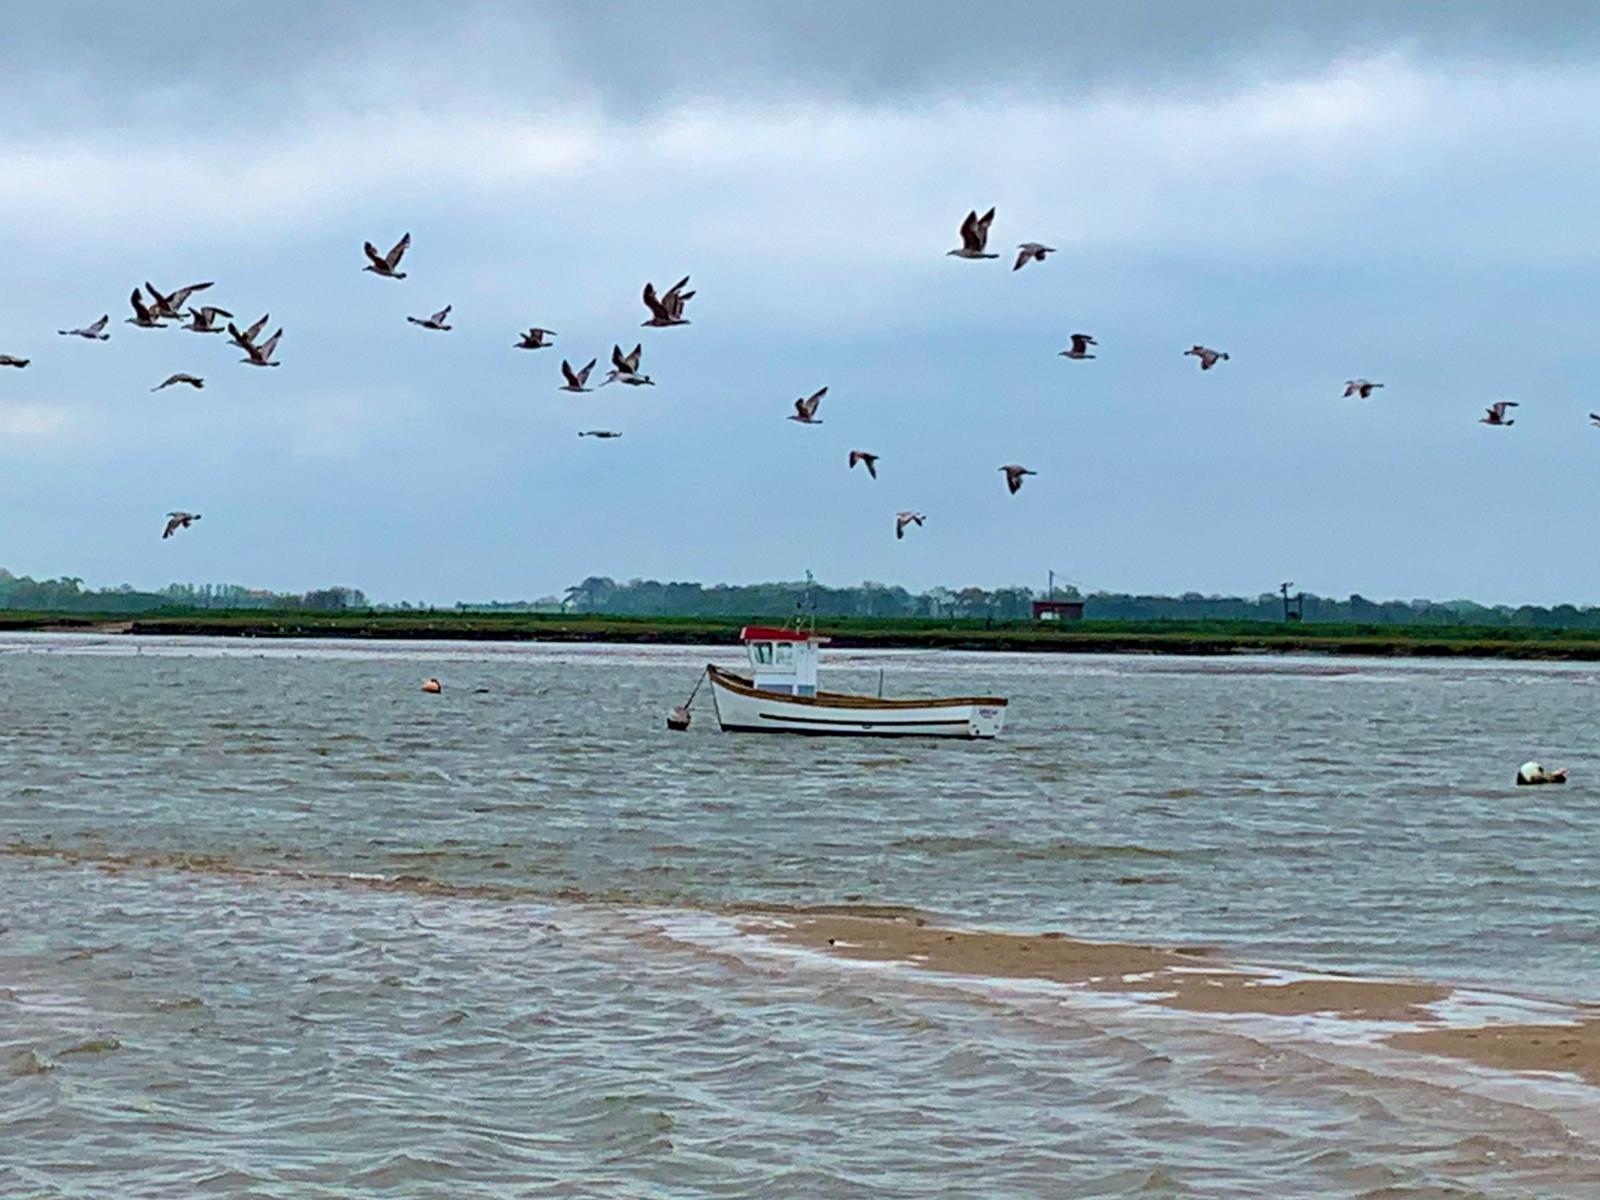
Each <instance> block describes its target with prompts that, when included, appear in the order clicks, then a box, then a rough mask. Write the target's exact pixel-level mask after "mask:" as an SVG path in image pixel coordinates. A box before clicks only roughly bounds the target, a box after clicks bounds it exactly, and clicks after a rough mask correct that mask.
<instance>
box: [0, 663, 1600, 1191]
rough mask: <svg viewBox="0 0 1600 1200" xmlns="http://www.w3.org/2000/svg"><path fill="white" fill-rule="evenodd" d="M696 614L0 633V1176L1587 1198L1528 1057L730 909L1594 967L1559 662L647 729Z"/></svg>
mask: <svg viewBox="0 0 1600 1200" xmlns="http://www.w3.org/2000/svg"><path fill="white" fill-rule="evenodd" d="M708 656H709V657H713V658H715V659H717V660H718V661H721V662H723V663H724V664H734V663H736V661H737V656H736V654H734V653H732V652H730V651H729V650H727V649H725V648H718V649H714V650H695V649H686V648H647V647H617V646H608V647H601V646H594V647H583V646H560V647H555V646H537V645H470V646H462V645H446V644H435V643H407V644H394V643H355V642H315V643H310V642H257V641H221V640H207V639H136V638H129V637H118V636H92V635H11V636H5V637H0V685H3V686H0V794H3V801H0V902H3V908H0V1195H4V1196H7V1197H10V1196H29V1197H33V1196H38V1197H57V1196H72V1197H102V1196H109V1195H116V1196H123V1197H126V1196H151V1197H155V1196H162V1197H166V1196H174V1195H224V1196H262V1197H333V1196H350V1195H375V1196H376V1195H381V1196H404V1197H411V1196H416V1197H434V1196H438V1197H445V1196H449V1197H479V1196H482V1197H510V1196H517V1197H521V1196H597V1195H604V1196H639V1197H646V1196H649V1197H655V1196H667V1195H672V1196H678V1195H684V1196H753V1195H762V1196H778V1195H806V1196H820V1197H834V1196H839V1197H844V1196H875V1197H876V1196H907V1197H910V1196H930V1195H951V1196H958V1195H959V1196H974V1195H981V1196H1062V1195H1072V1196H1084V1197H1087V1196H1106V1197H1112V1196H1139V1197H1163V1196H1218V1197H1221V1196H1227V1197H1256V1196H1260V1197H1281V1196H1290V1195H1293V1196H1368V1197H1373V1198H1377V1197H1419V1198H1420V1197H1436V1196H1437V1197H1446V1196H1450V1197H1454V1196H1470V1195H1484V1196H1494V1197H1505V1196H1526V1197H1552V1196H1575V1197H1582V1196H1600V1129H1597V1128H1596V1127H1595V1126H1596V1125H1600V1122H1594V1121H1592V1120H1591V1119H1590V1117H1589V1115H1588V1114H1593V1113H1594V1112H1595V1111H1596V1110H1597V1106H1596V1105H1595V1101H1596V1100H1600V1092H1596V1090H1595V1089H1592V1088H1589V1087H1586V1086H1584V1085H1581V1084H1578V1083H1576V1082H1573V1081H1570V1080H1565V1079H1563V1078H1560V1077H1552V1076H1546V1077H1529V1076H1520V1075H1509V1074H1503V1073H1496V1072H1490V1071H1484V1070H1478V1069H1475V1068H1469V1067H1466V1066H1463V1065H1459V1064H1450V1063H1447V1062H1444V1061H1443V1060H1439V1061H1434V1060H1431V1059H1428V1058H1426V1057H1425V1056H1422V1055H1406V1054H1402V1053H1400V1052H1398V1051H1393V1050H1388V1049H1386V1048H1384V1047H1382V1046H1381V1045H1380V1044H1378V1041H1377V1036H1376V1035H1377V1034H1380V1033H1381V1032H1383V1031H1382V1030H1378V1029H1362V1028H1359V1026H1360V1023H1359V1022H1344V1023H1339V1022H1335V1021H1332V1020H1331V1019H1330V1020H1320V1019H1301V1020H1298V1021H1284V1020H1278V1021H1276V1022H1273V1021H1268V1020H1264V1019H1259V1018H1258V1019H1255V1020H1249V1019H1240V1018H1232V1017H1226V1016H1219V1015H1202V1014H1182V1013H1176V1012H1173V1011H1171V1010H1165V1009H1159V1010H1158V1009H1155V1008H1153V1007H1150V1006H1141V1005H1140V1004H1138V1003H1137V1002H1133V1001H1126V1002H1118V1003H1110V1002H1098V1001H1094V1000H1092V999H1091V998H1088V997H1076V998H1074V997H1065V998H1064V997H1063V996H1062V995H1060V994H1057V993H1052V992H1050V991H1049V990H1048V989H1044V988H1038V987H1033V988H1030V987H1028V986H1026V985H1025V984H1023V983H1019V982H1017V981H1011V982H1009V983H1006V982H1003V981H988V980H977V979H961V980H957V979H950V978H945V977H934V976H929V975H927V974H921V975H919V974H917V973H915V972H910V971H907V970H903V969H900V968H897V967H895V966H874V965H870V964H863V963H859V962H849V963H846V962H840V961H837V960H833V959H830V958H827V957H824V956H820V955H808V954H805V953H799V952H795V951H794V950H793V949H792V948H790V949H782V948H779V947H775V946H768V945H765V944H763V943H761V942H760V941H759V939H752V938H750V937H748V936H743V935H741V934H740V933H739V932H738V929H739V922H738V916H737V914H738V912H739V911H741V910H744V909H749V908H755V909H773V908H783V907H787V906H810V905H859V906H895V907H902V906H903V907H906V908H912V909H915V910H918V911H919V912H921V913H922V914H924V915H925V916H927V917H928V918H929V919H930V920H933V921H936V922H940V923H946V924H951V925H960V926H965V927H981V928H993V929H1004V930H1021V931H1035V930H1046V929H1055V930H1064V931H1066V932H1067V933H1069V934H1071V935H1074V936H1080V937H1088V938H1095V939H1108V940H1117V941H1129V942H1140V943H1147V942H1154V943H1161V944H1173V943H1183V944H1203V945H1206V946H1212V947H1217V948H1218V949H1219V951H1220V952H1222V953H1223V954H1225V955H1226V956H1227V957H1228V958H1229V959H1231V960H1234V961H1239V962H1245V963H1254V964H1266V965H1272V966H1279V967H1295V968H1304V969H1313V970H1325V971H1345V972H1352V973H1356V974H1360V975H1372V976H1382V977H1400V978H1414V979H1422V980H1430V981H1444V982H1451V983H1458V984H1461V985H1464V986H1468V987H1470V988H1472V989H1474V990H1475V992H1479V993H1483V994H1485V995H1488V996H1491V997H1495V998H1497V999H1494V1000H1493V1001H1492V1002H1493V1003H1502V1004H1504V1005H1505V1006H1507V1007H1508V1010H1512V1011H1515V1010H1519V1006H1520V1007H1525V1008H1526V1009H1527V1011H1529V1012H1534V1013H1536V1012H1538V1011H1539V1005H1540V1003H1541V1002H1545V1001H1549V1002H1560V1003H1584V1002H1588V1001H1592V1000H1595V999H1600V997H1597V996H1596V995H1595V992H1596V986H1595V981H1596V980H1597V979H1600V936H1597V934H1600V882H1597V878H1600V877H1597V873H1596V870H1595V866H1596V847H1597V846H1600V804H1596V803H1595V798H1596V789H1595V784H1594V779H1595V778H1597V777H1600V776H1597V775H1596V772H1595V765H1594V764H1595V759H1594V756H1593V754H1592V752H1591V741H1592V729H1593V712H1594V699H1595V694H1596V693H1595V687H1596V681H1597V678H1600V676H1597V672H1596V671H1595V669H1594V668H1592V667H1589V666H1567V665H1544V664H1535V665H1527V664H1517V665H1507V664H1490V663H1450V664H1430V663H1415V664H1413V663H1397V662H1392V661H1383V662H1369V661H1347V660H1332V659H1317V660H1311V659H1285V658H1245V657H1241V658H1228V659H1220V660H1219V659H1205V660H1201V659H1177V658H1133V657H1128V658H1114V657H1047V656H1026V655H989V654H920V653H874V654H849V653H839V654H836V655H834V656H833V657H832V658H831V659H830V661H829V663H828V664H825V665H826V667H827V669H828V684H829V686H830V687H835V688H839V689H855V690H865V691H871V690H874V689H875V688H876V686H877V673H878V670H879V668H880V667H882V668H884V669H885V671H886V675H887V681H888V692H889V693H890V694H939V693H952V692H954V693H962V694H971V693H974V692H980V693H997V694H1002V695H1007V696H1009V697H1010V698H1011V708H1010V716H1009V718H1008V727H1007V730H1006V733H1005V735H1004V736H1003V737H1002V738H1001V739H1000V740H998V741H996V742H992V743H982V744H964V743H941V742H918V743H913V742H896V743H891V742H879V741H853V740H847V739H837V740H835V739H805V738H794V739H788V738H773V737H752V736H745V737H740V736H735V735H724V734H721V733H718V732H717V731H716V730H715V722H714V720H713V719H712V716H711V713H710V710H709V706H705V707H702V708H701V709H699V710H698V715H697V717H696V720H695V723H694V725H693V727H692V728H691V730H690V731H689V732H688V733H687V734H672V733H669V732H667V731H666V730H665V728H664V716H665V713H666V710H667V709H668V708H670V707H671V706H672V705H674V704H677V703H679V702H681V700H682V698H683V696H684V695H685V694H686V693H687V691H688V689H689V687H690V686H691V684H692V683H693V682H694V679H695V676H696V674H697V672H698V670H699V668H700V666H701V665H703V663H704V662H705V661H706V659H707V658H708ZM424 675H437V676H439V677H440V678H441V679H443V681H444V683H445V691H444V693H443V694H442V695H439V696H427V695H423V694H421V693H420V691H419V690H418V685H419V683H420V681H421V679H422V677H423V676H424ZM702 703H703V697H702ZM1527 758H1539V759H1540V760H1542V761H1544V762H1545V763H1546V764H1548V765H1565V766H1570V767H1572V768H1574V782H1573V783H1572V784H1570V785H1569V786H1568V787H1566V788H1564V789H1517V788H1514V787H1512V786H1510V785H1511V782H1512V776H1513V774H1514V772H1515V770H1516V767H1517V765H1518V764H1519V763H1521V762H1522V761H1523V760H1524V759H1527ZM1485 1003H1490V1001H1485ZM1335 1026H1338V1027H1337V1028H1336V1027H1335Z"/></svg>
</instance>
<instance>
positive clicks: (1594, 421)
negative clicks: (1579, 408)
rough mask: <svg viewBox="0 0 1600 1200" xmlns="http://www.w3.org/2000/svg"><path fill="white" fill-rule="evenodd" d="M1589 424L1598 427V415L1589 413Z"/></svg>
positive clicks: (1599, 416)
mask: <svg viewBox="0 0 1600 1200" xmlns="http://www.w3.org/2000/svg"><path fill="white" fill-rule="evenodd" d="M1589 424H1591V425H1597V426H1600V413H1590V414H1589Z"/></svg>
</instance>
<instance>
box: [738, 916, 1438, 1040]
mask: <svg viewBox="0 0 1600 1200" xmlns="http://www.w3.org/2000/svg"><path fill="white" fill-rule="evenodd" d="M744 927H745V928H746V929H747V930H748V931H750V932H754V933H761V934H764V935H766V936H768V937H772V938H774V939H776V940H778V941H782V942H787V943H789V944H791V945H797V946H804V947H806V948H808V949H812V950H820V951H823V952H825V953H829V954H834V955H837V956H839V957H841V958H852V959H860V960H865V961H869V962H903V963H907V964H909V965H911V966H914V967H918V968H921V969H923V970H927V971H940V972H945V973H948V974H953V975H971V976H977V977H981V978H990V979H1048V980H1051V981H1054V982H1056V983H1064V984H1073V985H1080V986H1083V987H1084V988H1086V989H1089V990H1093V991H1104V992H1138V993H1141V994H1154V995H1155V997H1156V999H1155V1003H1157V1004H1162V1005H1165V1006H1167V1007H1169V1008H1181V1009H1185V1010H1188V1011H1190V1012H1207V1013H1266V1014H1272V1015H1277V1016H1299V1015H1310V1014H1313V1013H1328V1014H1333V1015H1337V1016H1340V1017H1348V1018H1359V1019H1363V1020H1382V1021H1416V1022H1428V1021H1434V1020H1437V1016H1436V1014H1434V1013H1433V1012H1431V1011H1430V1010H1429V1009H1427V1008H1425V1007H1424V1006H1425V1005H1428V1004H1432V1003H1434V1002H1435V1001H1438V1000H1442V999H1444V998H1445V997H1446V996H1448V995H1449V994H1450V989H1449V988H1446V987H1440V986H1437V985H1434V984H1425V983H1408V982H1397V981H1388V980H1367V979H1339V978H1330V977H1316V978H1310V979H1295V980H1290V981H1282V980H1279V979H1275V978H1272V977H1263V976H1261V975H1259V974H1255V973H1252V972H1249V971H1246V970H1243V969H1240V968H1238V967H1235V966H1232V965H1230V964H1228V963H1226V962H1224V961H1222V960H1221V959H1219V958H1217V957H1215V955H1214V954H1213V953H1212V952H1211V951H1209V950H1208V949H1206V948H1205V947H1187V946H1174V947H1160V946H1138V945H1129V944H1120V943H1107V942H1085V941H1079V940H1077V939H1074V938H1069V937H1067V936H1065V935H1064V934H1058V933H1040V934H1010V933H988V932H974V931H964V930H956V929H944V928H940V927H938V926H934V925H929V924H926V923H924V922H922V921H921V920H920V919H910V920H908V919H884V918H882V917H861V916H842V915H837V914H812V915H796V916H794V917H792V918H790V917H786V918H783V919H781V920H780V919H766V920H747V921H746V922H745V923H744Z"/></svg>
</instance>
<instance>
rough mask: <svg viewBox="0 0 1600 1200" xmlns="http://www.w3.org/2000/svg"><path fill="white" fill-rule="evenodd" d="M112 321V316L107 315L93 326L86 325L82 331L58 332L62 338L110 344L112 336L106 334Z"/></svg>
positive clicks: (62, 330)
mask: <svg viewBox="0 0 1600 1200" xmlns="http://www.w3.org/2000/svg"><path fill="white" fill-rule="evenodd" d="M110 320H111V314H110V313H106V314H105V316H103V317H101V318H100V319H99V320H98V321H96V322H95V323H94V324H93V325H85V326H84V327H83V328H82V329H58V330H56V332H57V333H59V334H60V335H61V336H62V337H81V338H87V339H89V340H90V341H92V342H109V341H110V340H111V335H110V334H109V333H107V332H106V325H107V323H109V322H110Z"/></svg>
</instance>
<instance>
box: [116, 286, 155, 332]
mask: <svg viewBox="0 0 1600 1200" xmlns="http://www.w3.org/2000/svg"><path fill="white" fill-rule="evenodd" d="M128 302H129V303H130V304H132V305H133V316H131V317H125V318H123V320H124V321H125V322H126V323H127V324H129V325H137V326H138V327H139V328H140V329H160V328H162V324H161V321H160V320H159V319H158V318H157V317H156V313H155V310H154V309H153V308H151V307H150V306H149V305H148V304H146V303H145V302H144V297H143V296H142V295H141V294H140V293H139V289H138V288H134V289H133V295H131V296H129V297H128Z"/></svg>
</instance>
